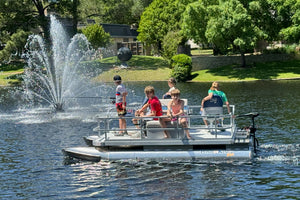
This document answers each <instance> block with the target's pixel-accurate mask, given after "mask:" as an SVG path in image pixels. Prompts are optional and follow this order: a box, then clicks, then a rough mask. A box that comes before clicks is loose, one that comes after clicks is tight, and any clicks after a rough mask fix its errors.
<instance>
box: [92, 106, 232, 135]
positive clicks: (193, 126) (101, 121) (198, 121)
mask: <svg viewBox="0 0 300 200" xmlns="http://www.w3.org/2000/svg"><path fill="white" fill-rule="evenodd" d="M186 108H187V109H186V110H187V111H186V112H187V114H186V115H185V116H182V117H185V118H187V120H188V127H187V128H184V127H182V126H181V125H180V124H179V123H178V119H177V121H175V123H174V125H173V126H172V127H166V128H163V127H153V128H149V127H147V126H146V125H145V124H146V123H147V121H149V117H136V116H134V112H135V109H136V107H135V108H130V107H127V111H128V110H129V111H131V113H130V114H129V115H127V116H125V117H122V119H125V120H126V121H127V128H126V130H124V129H120V128H118V127H119V124H118V121H119V119H120V117H118V116H117V114H116V112H114V111H112V110H113V109H111V110H110V111H109V112H107V113H106V116H103V115H96V119H97V122H98V126H97V127H96V128H95V129H94V131H97V132H98V134H99V136H101V137H102V136H103V135H104V136H105V140H111V138H109V137H108V134H109V133H110V132H111V131H114V132H119V131H128V132H129V131H135V132H139V133H140V136H139V139H144V136H145V135H144V132H149V131H164V130H166V131H174V130H175V131H177V132H178V138H179V132H180V131H184V130H185V129H189V130H208V131H214V132H215V134H214V135H215V138H217V135H218V134H217V132H218V131H220V130H224V129H226V130H230V136H231V137H233V135H234V133H235V129H236V126H235V117H234V113H235V106H234V105H230V109H231V114H223V115H201V113H200V106H196V105H195V106H187V107H186ZM182 117H181V118H182ZM154 118H168V116H160V117H154ZM204 118H210V119H213V120H212V121H215V122H214V123H211V124H210V125H209V126H208V127H206V126H205V125H204V123H203V119H204ZM132 119H137V120H138V121H139V124H140V127H139V128H137V127H135V126H134V124H133V123H132ZM150 119H151V118H150ZM217 121H221V123H216V122H217ZM118 138H119V139H120V140H124V139H123V138H121V137H118ZM114 140H115V138H114ZM116 140H118V139H116Z"/></svg>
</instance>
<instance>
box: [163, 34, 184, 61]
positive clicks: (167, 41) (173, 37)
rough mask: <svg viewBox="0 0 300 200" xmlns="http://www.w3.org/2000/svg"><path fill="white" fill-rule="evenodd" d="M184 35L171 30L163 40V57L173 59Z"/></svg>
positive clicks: (168, 59)
mask: <svg viewBox="0 0 300 200" xmlns="http://www.w3.org/2000/svg"><path fill="white" fill-rule="evenodd" d="M181 40H182V36H180V33H179V32H174V31H170V32H168V33H167V35H165V37H164V39H163V41H162V48H163V51H162V57H163V58H164V59H166V60H167V61H168V62H170V61H171V59H172V57H173V56H174V55H176V53H177V48H178V45H179V44H180V43H181Z"/></svg>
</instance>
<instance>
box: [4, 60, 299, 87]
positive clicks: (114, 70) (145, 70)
mask: <svg viewBox="0 0 300 200" xmlns="http://www.w3.org/2000/svg"><path fill="white" fill-rule="evenodd" d="M93 63H94V64H95V63H96V65H93V66H94V67H95V66H96V67H97V68H101V69H102V73H100V74H99V75H98V76H96V77H95V78H94V81H103V82H111V81H112V77H113V76H114V75H115V74H119V75H120V76H122V78H123V80H125V81H127V82H128V81H165V80H167V79H168V78H169V76H170V73H171V69H170V68H169V66H168V63H167V62H166V61H165V60H163V59H162V58H160V57H150V56H133V57H132V58H131V60H130V61H129V62H128V65H129V67H128V68H127V69H120V67H118V66H120V64H121V63H120V62H119V61H118V60H117V58H116V57H110V58H106V59H102V60H98V61H93ZM22 68H23V67H22V65H17V66H15V65H10V66H5V65H2V66H0V85H1V86H8V85H11V84H14V83H15V82H17V81H18V80H17V79H15V78H16V75H18V74H20V73H22V72H23V69H22ZM296 78H297V79H298V78H300V60H291V61H285V62H272V63H257V64H255V65H254V66H252V67H251V68H239V67H237V66H224V67H219V68H214V69H205V70H199V71H194V72H192V79H191V81H197V82H212V81H221V82H225V81H252V80H262V79H263V80H272V79H296Z"/></svg>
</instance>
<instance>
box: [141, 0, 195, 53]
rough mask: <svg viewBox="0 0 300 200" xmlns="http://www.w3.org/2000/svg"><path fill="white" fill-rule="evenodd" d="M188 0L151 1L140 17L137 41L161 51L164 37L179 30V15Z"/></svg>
mask: <svg viewBox="0 0 300 200" xmlns="http://www.w3.org/2000/svg"><path fill="white" fill-rule="evenodd" d="M188 3H190V1H189V0H185V1H182V0H153V2H152V3H151V4H150V5H149V6H148V7H147V8H146V9H145V11H144V12H143V14H142V16H141V21H140V24H139V28H138V32H139V35H138V40H139V41H141V42H144V43H146V45H149V46H150V45H153V46H154V48H155V49H156V50H160V49H161V43H162V40H163V38H164V36H165V35H166V34H167V33H168V32H170V31H176V30H180V20H181V14H182V13H183V11H184V9H185V6H186V5H187V4H188Z"/></svg>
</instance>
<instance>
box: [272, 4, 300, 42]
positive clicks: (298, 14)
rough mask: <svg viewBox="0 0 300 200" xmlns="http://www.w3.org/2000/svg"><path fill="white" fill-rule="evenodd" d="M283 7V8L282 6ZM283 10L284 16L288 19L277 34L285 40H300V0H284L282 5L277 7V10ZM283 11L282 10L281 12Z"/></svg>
mask: <svg viewBox="0 0 300 200" xmlns="http://www.w3.org/2000/svg"><path fill="white" fill-rule="evenodd" d="M283 7H284V8H283ZM282 10H284V11H285V12H284V13H285V14H284V15H285V16H289V17H287V18H288V19H289V20H288V21H287V22H286V24H285V26H284V27H283V28H282V29H281V30H280V33H279V35H280V36H281V37H282V38H283V39H284V40H285V41H287V42H290V43H299V42H300V1H299V0H285V1H284V4H283V6H282V7H278V8H277V12H278V13H279V12H280V11H282ZM281 13H283V12H281Z"/></svg>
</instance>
